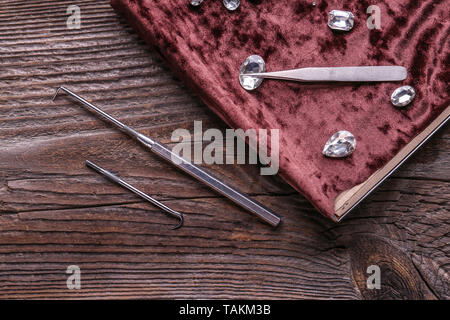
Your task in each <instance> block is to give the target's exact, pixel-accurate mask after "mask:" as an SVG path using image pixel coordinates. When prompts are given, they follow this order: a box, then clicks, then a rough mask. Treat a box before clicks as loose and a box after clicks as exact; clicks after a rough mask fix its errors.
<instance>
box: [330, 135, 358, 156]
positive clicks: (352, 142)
mask: <svg viewBox="0 0 450 320" xmlns="http://www.w3.org/2000/svg"><path fill="white" fill-rule="evenodd" d="M355 148H356V139H355V136H354V135H353V134H351V133H350V132H348V131H345V130H342V131H338V132H336V133H335V134H333V135H332V136H331V138H330V139H328V141H327V143H325V147H324V148H323V151H322V154H323V155H324V156H327V157H332V158H341V157H346V156H348V155H349V154H351V153H352V152H353V151H355Z"/></svg>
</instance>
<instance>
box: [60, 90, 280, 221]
mask: <svg viewBox="0 0 450 320" xmlns="http://www.w3.org/2000/svg"><path fill="white" fill-rule="evenodd" d="M59 91H64V92H65V93H67V94H68V95H70V96H71V97H73V98H75V99H76V100H78V101H79V102H80V103H81V104H82V105H83V106H84V107H86V108H87V109H88V110H90V111H92V112H93V113H94V114H96V115H100V116H101V117H102V118H103V119H105V120H107V121H108V122H110V123H112V124H113V125H114V126H116V127H118V128H119V129H120V130H122V131H123V132H125V133H127V134H128V135H130V136H132V137H134V138H135V139H136V140H137V141H139V142H140V143H142V144H143V145H144V146H145V147H147V148H148V149H150V150H151V151H152V152H154V153H155V154H157V155H158V156H160V157H161V158H163V159H164V160H166V161H168V162H169V163H171V164H172V165H174V166H175V167H177V168H179V169H181V170H183V171H184V172H186V173H188V174H189V175H191V176H192V177H194V178H196V179H197V180H199V181H201V182H203V183H204V184H206V185H207V186H209V187H210V188H212V189H213V190H215V191H216V192H218V193H220V194H222V195H224V196H225V197H227V198H228V199H230V200H232V201H233V202H234V203H236V204H237V205H239V206H241V207H242V208H244V209H246V210H248V211H249V212H251V213H253V214H254V215H256V216H257V217H258V218H260V219H262V220H263V221H265V222H266V223H268V224H270V225H271V226H273V227H276V226H277V225H278V224H279V223H280V221H281V219H280V218H279V217H278V216H276V215H275V214H274V213H272V212H271V211H270V210H269V209H267V208H266V207H264V206H263V205H262V204H260V203H258V202H257V201H255V200H252V199H250V198H249V197H247V196H246V195H245V194H243V193H242V192H240V191H238V190H236V189H234V188H232V187H230V186H228V185H226V184H225V183H223V182H222V181H220V180H219V179H217V178H216V177H214V176H213V175H212V174H210V173H209V172H207V171H206V170H204V169H202V168H200V167H198V166H196V165H195V164H192V163H191V162H189V161H187V160H186V159H184V158H182V157H180V156H178V155H177V154H176V153H173V152H172V151H171V150H170V149H169V148H167V147H166V146H165V145H164V144H162V143H159V142H157V141H154V140H152V139H151V138H149V137H147V136H146V135H144V134H142V133H139V132H137V131H135V130H134V129H132V128H130V127H128V126H126V125H125V124H123V123H122V122H120V121H119V120H117V119H115V118H113V117H112V116H110V115H109V114H107V113H106V112H104V111H102V110H101V109H100V108H98V107H96V106H94V105H93V104H92V103H90V102H88V101H86V100H85V99H83V98H82V97H80V96H79V95H77V94H75V93H73V92H72V91H70V90H69V89H67V88H65V87H59V88H58V89H57V90H56V93H55V95H54V96H53V100H54V99H55V97H56V96H57V95H58V92H59Z"/></svg>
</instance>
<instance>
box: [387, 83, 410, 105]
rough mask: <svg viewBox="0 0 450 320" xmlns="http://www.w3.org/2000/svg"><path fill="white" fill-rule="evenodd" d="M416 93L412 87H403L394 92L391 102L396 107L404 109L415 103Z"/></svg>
mask: <svg viewBox="0 0 450 320" xmlns="http://www.w3.org/2000/svg"><path fill="white" fill-rule="evenodd" d="M415 95H416V92H415V91H414V88H413V87H411V86H403V87H400V88H397V89H395V90H394V92H392V95H391V102H392V104H393V105H394V106H396V107H404V106H407V105H408V104H410V103H411V101H413V99H414V96H415Z"/></svg>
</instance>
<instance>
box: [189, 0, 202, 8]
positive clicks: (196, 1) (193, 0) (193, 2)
mask: <svg viewBox="0 0 450 320" xmlns="http://www.w3.org/2000/svg"><path fill="white" fill-rule="evenodd" d="M202 2H203V0H191V5H193V6H194V7H196V6H199V5H200V4H201V3H202Z"/></svg>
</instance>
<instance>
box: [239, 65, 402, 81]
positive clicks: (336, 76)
mask: <svg viewBox="0 0 450 320" xmlns="http://www.w3.org/2000/svg"><path fill="white" fill-rule="evenodd" d="M247 75H248V76H251V77H261V78H267V79H279V80H291V81H302V82H315V81H342V82H366V81H369V82H371V81H401V80H405V79H406V77H407V75H408V72H407V70H406V68H405V67H401V66H363V67H331V68H300V69H293V70H284V71H275V72H263V73H248V74H247Z"/></svg>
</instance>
